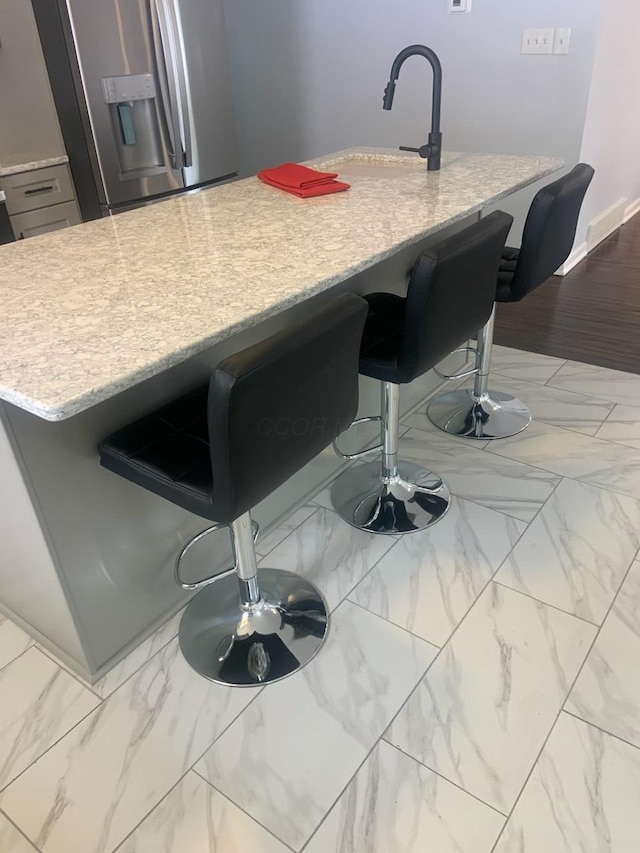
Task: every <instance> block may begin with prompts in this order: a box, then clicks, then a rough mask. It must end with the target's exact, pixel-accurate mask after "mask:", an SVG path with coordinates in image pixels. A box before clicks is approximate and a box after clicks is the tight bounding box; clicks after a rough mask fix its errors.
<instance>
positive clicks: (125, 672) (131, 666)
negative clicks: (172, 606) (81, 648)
mask: <svg viewBox="0 0 640 853" xmlns="http://www.w3.org/2000/svg"><path fill="white" fill-rule="evenodd" d="M183 612H184V610H181V611H180V612H179V613H176V614H175V616H172V617H171V619H169V620H168V621H167V622H165V624H164V625H161V626H160V627H159V628H158V629H157V630H156V631H154V632H153V634H151V636H150V637H147V639H146V640H145V641H144V642H142V643H141V644H140V645H139V646H138V647H137V648H135V649H134V650H133V651H132V652H130V653H129V654H128V655H127V656H126V657H125V658H123V660H121V661H120V663H117V664H116V665H115V666H114V667H113V668H112V669H110V670H109V672H108V673H107V674H106V675H104V676H103V677H102V678H100V679H98V681H95V682H94V683H93V684H91V683H90V682H88V681H86V680H85V679H84V678H82V677H81V676H79V675H77V674H76V673H74V671H73V670H72V669H71V667H69V666H67V664H66V663H65V662H64V661H61V660H59V659H58V658H57V657H56V656H55V655H54V654H53V653H52V652H50V651H49V649H45V648H44V646H41V645H40V643H37V644H36V645H37V647H38V648H39V649H40V651H42V652H43V653H44V654H45V655H47V656H48V657H50V658H51V660H53V661H54V662H55V663H57V664H58V665H59V666H61V667H62V668H63V669H64V670H66V672H68V673H69V674H70V675H73V677H74V678H77V679H78V681H80V682H81V683H82V684H84V685H85V686H86V687H88V688H89V689H90V690H92V691H93V692H94V693H95V694H96V695H97V696H99V697H100V698H101V699H106V698H107V696H110V695H111V694H112V693H113V691H114V690H117V689H118V687H120V685H121V684H124V682H125V681H126V680H127V679H128V678H130V677H131V676H132V675H133V674H134V673H136V672H137V671H138V670H139V669H141V667H142V666H144V664H145V663H146V662H147V661H149V660H150V659H151V658H152V657H153V656H154V655H155V654H157V653H158V652H159V651H160V649H162V648H164V647H165V646H166V645H167V643H169V642H171V640H173V638H174V637H177V636H178V631H179V629H180V619H181V618H182V614H183Z"/></svg>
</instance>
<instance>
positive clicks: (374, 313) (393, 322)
mask: <svg viewBox="0 0 640 853" xmlns="http://www.w3.org/2000/svg"><path fill="white" fill-rule="evenodd" d="M364 298H365V300H366V301H367V303H368V305H369V312H368V314H367V322H366V324H365V327H364V333H363V335H362V344H361V346H360V358H361V360H362V359H364V360H365V361H366V363H367V365H368V368H369V371H375V376H376V378H377V379H380V380H381V381H383V382H384V381H387V382H394V381H395V376H396V373H397V357H398V353H399V352H400V348H401V346H402V338H403V336H404V317H405V308H406V304H407V300H406V299H403V298H402V297H401V296H396V295H395V294H394V293H370V294H369V295H368V296H365V297H364Z"/></svg>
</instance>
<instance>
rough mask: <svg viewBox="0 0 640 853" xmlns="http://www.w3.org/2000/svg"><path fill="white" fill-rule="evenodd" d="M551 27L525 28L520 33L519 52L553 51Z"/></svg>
mask: <svg viewBox="0 0 640 853" xmlns="http://www.w3.org/2000/svg"><path fill="white" fill-rule="evenodd" d="M554 35H555V30H554V29H553V27H543V28H539V29H527V30H525V31H524V32H523V34H522V50H521V53H538V54H539V53H553V38H554Z"/></svg>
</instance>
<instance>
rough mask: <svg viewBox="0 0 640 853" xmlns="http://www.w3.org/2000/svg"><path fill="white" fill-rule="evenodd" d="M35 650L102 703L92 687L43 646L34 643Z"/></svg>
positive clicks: (102, 698) (102, 699)
mask: <svg viewBox="0 0 640 853" xmlns="http://www.w3.org/2000/svg"><path fill="white" fill-rule="evenodd" d="M36 648H37V649H38V651H39V652H42V654H43V655H44V656H45V657H47V658H49V660H50V661H51V663H54V664H55V665H56V666H57V667H59V668H60V669H61V670H62V671H63V672H66V673H67V675H70V676H71V678H73V679H75V680H76V681H77V682H78V684H81V685H82V686H83V687H84V688H85V690H88V691H89V692H90V693H93V695H94V696H95V697H96V698H97V699H99V700H100V701H101V702H104V699H105V697H104V696H101V695H100V694H99V693H98V692H97V690H94V689H93V687H92V686H91V685H90V684H89V683H88V682H86V681H85V680H84V678H82V676H81V675H78V674H77V673H76V672H74V671H73V670H72V669H71V668H70V667H68V666H67V664H65V663H62V661H60V660H58V658H57V657H56V656H55V655H54V654H53V652H50V651H49V650H48V649H45V648H44V646H41V645H40V644H39V643H36Z"/></svg>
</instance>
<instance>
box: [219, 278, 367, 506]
mask: <svg viewBox="0 0 640 853" xmlns="http://www.w3.org/2000/svg"><path fill="white" fill-rule="evenodd" d="M366 315H367V304H366V302H365V301H364V300H363V299H361V298H360V297H359V296H356V295H355V294H354V293H344V294H342V295H341V296H339V297H338V298H337V299H335V300H333V301H332V302H331V303H330V304H329V305H326V306H325V307H323V308H320V309H318V310H317V311H316V313H315V314H314V316H313V317H311V318H310V319H308V320H304V321H303V322H301V323H298V324H296V325H295V326H292V327H291V328H288V329H286V330H284V331H282V332H279V333H278V334H275V335H273V336H272V337H270V338H268V339H267V340H265V341H261V342H260V343H258V344H255V345H254V346H251V347H249V348H248V349H245V350H242V351H241V352H238V353H235V354H234V355H232V356H230V357H229V358H226V359H225V360H224V361H223V362H222V363H221V364H220V365H219V366H218V367H217V368H216V370H215V371H214V373H213V374H212V377H211V382H210V386H209V402H208V424H209V440H210V446H211V462H212V468H213V477H214V480H213V517H214V518H216V519H217V520H219V521H221V522H226V521H231V520H233V519H235V518H237V517H238V516H239V515H241V514H242V513H244V512H246V511H247V510H250V509H252V508H253V507H254V506H255V505H256V504H258V503H259V502H260V501H262V500H263V499H264V498H266V497H267V496H268V495H270V494H271V492H273V491H274V490H275V489H277V488H278V486H280V485H281V484H282V483H284V482H285V481H286V480H287V479H289V477H291V476H292V475H293V474H295V473H296V472H297V471H299V470H300V469H301V468H302V467H303V466H304V465H306V464H307V462H309V461H310V460H311V459H313V458H314V456H317V454H318V453H320V451H322V450H324V448H325V447H327V446H328V445H329V444H331V442H332V441H333V440H334V438H336V437H337V436H338V435H339V434H340V433H341V432H342V431H343V430H345V429H346V428H347V427H348V426H349V424H350V423H351V421H352V420H353V419H354V417H355V415H356V411H357V408H358V361H359V352H360V342H361V339H362V330H363V327H364V322H365V318H366Z"/></svg>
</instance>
